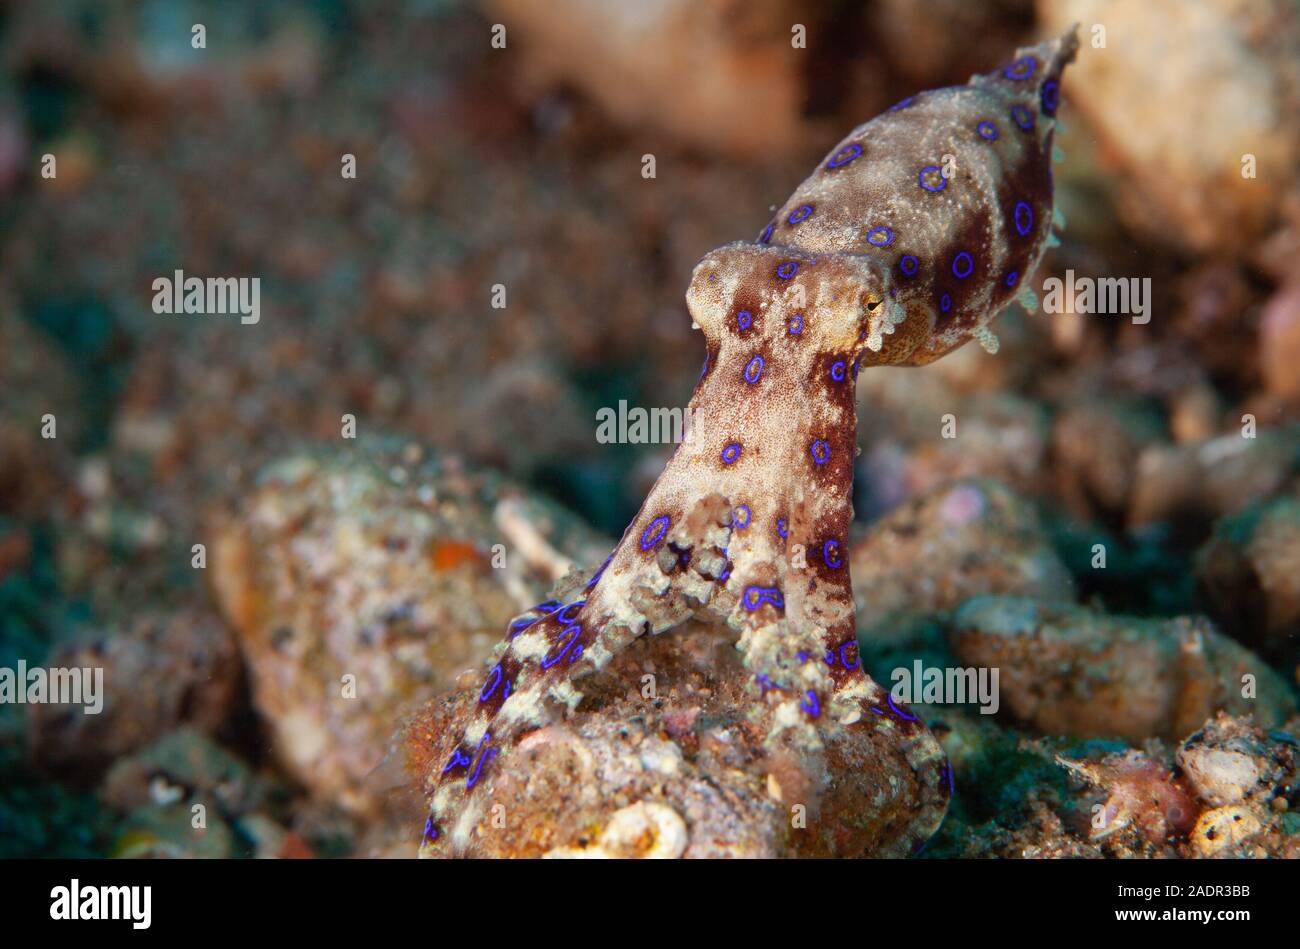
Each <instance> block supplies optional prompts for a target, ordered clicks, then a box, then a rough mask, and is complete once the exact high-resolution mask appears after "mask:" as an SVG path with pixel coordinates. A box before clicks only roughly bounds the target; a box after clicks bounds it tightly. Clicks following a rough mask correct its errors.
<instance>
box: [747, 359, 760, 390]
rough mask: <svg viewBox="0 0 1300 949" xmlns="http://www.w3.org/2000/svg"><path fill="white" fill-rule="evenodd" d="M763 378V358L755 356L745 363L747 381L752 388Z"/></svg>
mask: <svg viewBox="0 0 1300 949" xmlns="http://www.w3.org/2000/svg"><path fill="white" fill-rule="evenodd" d="M762 378H763V357H762V356H755V357H754V358H753V359H751V360H750V361H749V362H747V363H745V381H746V382H748V383H749V384H750V385H751V386H752V385H753V384H754V383H756V382H757V381H758V380H759V379H762Z"/></svg>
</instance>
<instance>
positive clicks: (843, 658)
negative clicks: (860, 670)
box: [840, 639, 862, 669]
mask: <svg viewBox="0 0 1300 949" xmlns="http://www.w3.org/2000/svg"><path fill="white" fill-rule="evenodd" d="M850 647H852V648H853V649H857V648H858V644H857V643H856V642H855V641H854V640H852V639H850V640H849V641H848V642H846V643H844V644H843V645H842V646H840V663H841V665H843V666H844V668H845V669H856V668H857V667H858V665H859V663H860V662H861V661H862V660H861V657H860V656H854V657H853V663H852V664H850V663H849V660H848V657H847V656H845V655H844V650H846V649H848V648H850Z"/></svg>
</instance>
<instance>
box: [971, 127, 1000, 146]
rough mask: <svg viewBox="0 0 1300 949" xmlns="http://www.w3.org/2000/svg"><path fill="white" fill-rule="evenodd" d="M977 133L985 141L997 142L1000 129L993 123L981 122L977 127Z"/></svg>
mask: <svg viewBox="0 0 1300 949" xmlns="http://www.w3.org/2000/svg"><path fill="white" fill-rule="evenodd" d="M975 131H976V132H978V133H979V136H980V138H982V139H984V140H985V141H989V142H996V141H997V140H998V127H997V126H996V125H994V124H993V123H992V122H981V123H980V124H979V125H977V126H975Z"/></svg>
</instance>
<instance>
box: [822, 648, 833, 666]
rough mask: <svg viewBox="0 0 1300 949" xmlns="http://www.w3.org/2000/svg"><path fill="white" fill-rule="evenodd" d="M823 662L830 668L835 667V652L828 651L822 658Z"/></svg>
mask: <svg viewBox="0 0 1300 949" xmlns="http://www.w3.org/2000/svg"><path fill="white" fill-rule="evenodd" d="M822 662H824V663H826V665H828V666H834V665H835V652H834V650H831V649H827V650H826V654H825V655H824V656H822Z"/></svg>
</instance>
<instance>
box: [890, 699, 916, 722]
mask: <svg viewBox="0 0 1300 949" xmlns="http://www.w3.org/2000/svg"><path fill="white" fill-rule="evenodd" d="M885 698H887V699H888V700H889V707H890V709H891V710H892V711H893V712H894V714H895V715H897V716H898V717H899V718H901V719H903V720H904V721H907V722H919V721H920V719H919V718H917V717H916V716H915V715H908V714H907V713H906V712H904V711H903V710H902V709H901V708H899V707H898V706H897V705H895V704H894V693H893V692H886V693H885Z"/></svg>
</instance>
